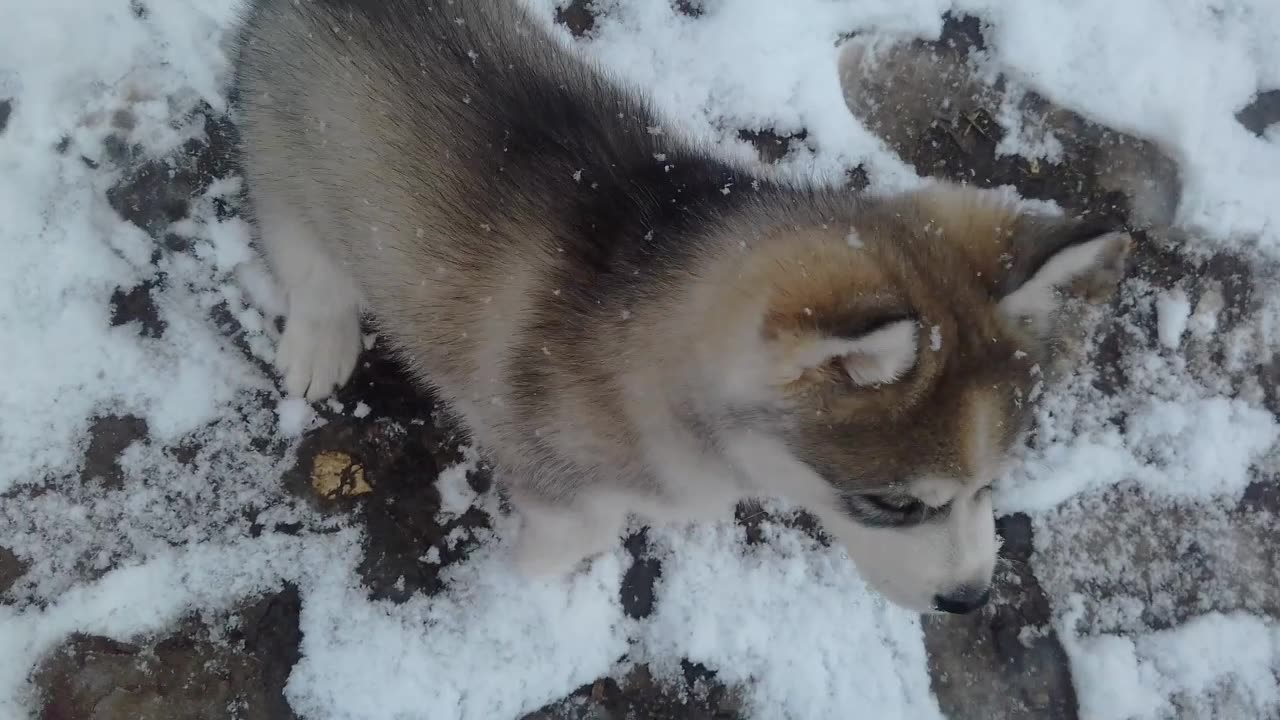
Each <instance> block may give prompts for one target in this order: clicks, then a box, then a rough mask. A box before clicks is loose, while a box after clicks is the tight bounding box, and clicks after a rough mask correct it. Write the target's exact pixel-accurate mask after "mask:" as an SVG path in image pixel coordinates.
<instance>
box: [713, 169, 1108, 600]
mask: <svg viewBox="0 0 1280 720" xmlns="http://www.w3.org/2000/svg"><path fill="white" fill-rule="evenodd" d="M778 232H779V233H780V235H779V236H777V237H775V238H774V241H768V240H765V241H763V242H760V243H758V245H757V246H756V248H757V249H755V250H753V252H752V255H753V256H754V257H753V258H752V260H751V261H750V262H749V267H750V268H752V269H749V270H748V271H745V272H742V273H740V274H739V275H738V278H739V282H741V283H744V285H743V286H742V287H741V291H742V293H743V294H744V295H745V294H748V293H750V294H752V295H753V296H754V297H756V298H763V299H762V300H760V303H761V304H760V305H758V306H757V307H758V312H759V326H758V327H759V332H758V336H757V342H758V345H756V348H755V351H754V352H749V353H744V354H746V355H751V356H752V357H755V358H765V360H764V361H763V362H758V361H753V362H752V363H751V365H752V367H753V369H752V370H750V371H746V372H747V375H748V376H754V377H755V378H756V379H757V380H758V385H757V387H766V388H767V391H765V392H764V393H763V397H764V398H765V400H764V403H763V404H764V405H766V406H768V407H770V408H771V410H770V411H767V412H766V413H764V414H765V416H768V417H771V421H772V422H771V425H772V431H771V432H772V434H773V436H774V437H775V438H777V440H778V442H777V445H778V447H779V448H781V450H780V451H781V452H785V454H786V455H787V456H788V459H787V461H786V462H785V463H784V465H785V466H787V467H789V468H791V469H792V477H791V478H788V479H786V480H779V479H772V480H770V479H767V478H760V482H761V483H771V484H772V486H773V487H774V488H777V489H779V490H781V491H782V492H786V493H790V494H792V495H793V496H794V495H798V496H800V497H797V498H796V499H797V500H799V501H800V502H802V503H804V504H807V505H809V507H810V509H812V510H813V511H814V512H815V513H816V514H817V515H818V516H819V517H820V519H821V520H822V521H823V523H824V526H825V528H826V529H827V530H828V532H830V533H831V534H832V535H834V536H835V537H836V538H837V539H839V540H841V541H842V542H843V543H844V544H845V545H846V546H847V548H848V550H849V552H850V554H851V556H852V557H853V559H854V561H855V563H856V564H857V565H858V566H859V569H860V571H861V573H862V574H863V575H864V577H865V578H866V579H867V581H868V582H869V583H870V584H871V585H872V586H874V587H875V588H877V589H878V590H880V591H881V592H882V593H883V594H885V595H886V596H888V597H889V598H890V599H891V600H893V601H895V602H896V603H898V604H900V605H903V606H905V607H908V608H912V609H916V610H920V611H928V610H941V611H949V612H967V611H969V610H972V609H976V608H977V607H979V606H981V605H982V604H983V602H985V599H986V597H987V593H988V587H989V585H990V582H991V574H992V571H993V568H994V565H995V558H996V552H997V545H998V543H997V541H996V536H995V528H994V522H993V512H992V507H991V500H990V494H991V493H990V488H991V483H992V482H993V481H994V480H995V479H996V478H997V477H998V476H999V475H1000V474H1001V472H1002V469H1003V466H1004V464H1005V462H1006V459H1007V458H1008V457H1009V454H1010V450H1011V449H1012V448H1013V447H1014V445H1015V444H1016V443H1018V442H1019V438H1020V437H1022V435H1023V432H1024V430H1025V429H1026V428H1027V427H1028V424H1029V423H1030V421H1031V419H1032V405H1033V401H1034V400H1035V398H1036V397H1037V396H1038V395H1039V393H1040V391H1041V386H1042V383H1043V382H1044V380H1045V374H1046V372H1048V371H1049V370H1050V368H1051V367H1052V364H1053V360H1054V359H1055V358H1054V355H1055V352H1056V347H1057V344H1056V342H1055V338H1056V336H1057V333H1058V331H1059V329H1060V325H1061V320H1062V318H1063V312H1064V310H1065V308H1066V306H1067V304H1068V303H1067V299H1068V298H1069V297H1071V296H1076V297H1083V298H1086V299H1090V300H1096V299H1100V298H1102V297H1105V296H1106V295H1109V294H1110V291H1111V290H1112V289H1114V287H1115V285H1116V284H1117V283H1118V282H1119V280H1120V278H1121V275H1122V272H1123V262H1124V259H1125V257H1126V255H1127V250H1128V245H1129V242H1130V240H1129V237H1128V236H1127V235H1126V234H1124V233H1119V232H1108V231H1106V230H1104V229H1100V228H1098V227H1096V226H1090V225H1088V224H1084V223H1080V222H1076V221H1070V220H1065V219H1059V218H1050V217H1046V216H1040V215H1029V214H1025V213H1022V212H1019V211H1018V210H1017V209H1016V208H1015V207H1014V206H1012V205H1010V204H1009V203H1008V202H1006V201H1005V200H1004V199H1003V198H1002V197H1001V196H998V195H995V194H994V193H990V192H983V191H977V190H970V189H965V188H959V187H954V186H947V185H944V186H939V187H934V188H932V189H928V190H924V191H921V192H917V193H911V194H908V195H904V196H899V197H894V198H888V199H883V200H873V201H868V202H867V203H866V204H864V205H863V206H861V207H859V208H857V209H856V210H855V211H853V212H851V213H849V214H848V217H847V219H841V218H840V217H838V216H836V217H827V218H823V220H822V222H821V223H815V224H813V225H807V224H806V225H798V224H796V223H788V224H787V226H786V227H785V229H783V230H780V231H778ZM762 291H763V292H762ZM738 374H739V375H741V372H738ZM732 375H734V373H733V372H730V373H727V374H726V377H729V376H732ZM739 384H741V383H739ZM757 464H758V465H759V467H760V468H761V471H760V472H774V474H776V472H775V471H776V468H777V467H779V465H778V464H776V463H767V462H760V463H757ZM770 466H772V467H770ZM747 471H748V472H749V473H750V472H752V469H751V468H747ZM797 473H798V474H799V475H802V476H804V477H803V478H801V479H797V478H796V477H795V475H796V474H797ZM779 482H784V483H787V484H788V485H789V487H778V483H779Z"/></svg>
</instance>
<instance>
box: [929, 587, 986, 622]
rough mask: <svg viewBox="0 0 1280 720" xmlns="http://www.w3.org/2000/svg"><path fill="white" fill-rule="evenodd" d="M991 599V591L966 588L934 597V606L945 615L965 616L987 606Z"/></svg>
mask: <svg viewBox="0 0 1280 720" xmlns="http://www.w3.org/2000/svg"><path fill="white" fill-rule="evenodd" d="M990 599H991V591H990V590H988V589H986V588H982V589H979V588H969V587H966V588H961V589H959V590H958V591H956V592H953V593H951V594H949V595H934V596H933V606H934V607H935V608H937V609H938V610H941V611H942V612H944V613H951V614H953V615H965V614H968V613H971V612H973V611H974V610H977V609H978V608H980V607H982V606H983V605H986V604H987V601H988V600H990Z"/></svg>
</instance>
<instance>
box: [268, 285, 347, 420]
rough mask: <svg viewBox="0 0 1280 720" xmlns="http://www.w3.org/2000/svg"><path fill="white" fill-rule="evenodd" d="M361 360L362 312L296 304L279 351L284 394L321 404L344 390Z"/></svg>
mask: <svg viewBox="0 0 1280 720" xmlns="http://www.w3.org/2000/svg"><path fill="white" fill-rule="evenodd" d="M359 356H360V310H359V308H358V307H357V306H355V305H350V304H345V303H344V304H337V303H315V304H307V305H301V304H295V306H294V307H291V308H290V310H289V317H288V318H287V319H286V321H285V326H284V335H283V336H282V337H281V338H280V344H279V345H278V346H277V347H276V367H277V368H278V369H279V370H280V374H281V375H282V376H283V377H284V388H285V392H287V393H288V394H289V395H291V396H294V397H305V398H306V399H307V401H308V402H315V401H316V400H321V399H323V398H325V397H326V396H328V395H329V393H331V392H333V390H334V389H335V388H338V387H341V386H342V384H343V383H345V382H346V381H347V378H349V377H351V372H352V371H353V370H355V367H356V360H357V358H359Z"/></svg>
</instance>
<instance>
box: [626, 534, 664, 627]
mask: <svg viewBox="0 0 1280 720" xmlns="http://www.w3.org/2000/svg"><path fill="white" fill-rule="evenodd" d="M624 545H625V547H626V548H627V552H628V553H630V554H631V558H632V562H631V567H629V568H627V572H626V574H624V575H623V576H622V589H621V593H622V611H623V612H625V613H626V614H627V617H631V618H635V619H637V620H639V619H642V618H646V617H649V615H650V614H652V613H653V602H654V596H653V589H654V585H655V583H657V581H658V578H659V577H661V576H662V563H661V562H660V561H659V560H658V559H657V558H654V557H652V556H650V555H649V533H648V530H647V529H644V530H641V531H640V532H638V533H635V534H634V535H631V536H630V537H628V538H627V539H626V541H625V543H624Z"/></svg>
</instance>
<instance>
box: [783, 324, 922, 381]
mask: <svg viewBox="0 0 1280 720" xmlns="http://www.w3.org/2000/svg"><path fill="white" fill-rule="evenodd" d="M918 332H919V324H918V323H917V322H916V321H915V320H913V319H910V318H897V319H892V320H887V321H883V322H877V323H875V324H873V325H869V326H865V327H862V328H859V329H858V330H856V331H850V332H838V333H823V334H818V335H812V336H808V337H799V338H793V339H792V340H790V341H788V342H787V344H788V345H789V346H790V347H789V348H787V351H786V352H785V353H784V354H783V357H782V364H781V367H780V369H779V370H780V372H779V378H780V379H781V380H782V382H784V383H791V382H796V381H798V380H801V379H802V378H806V377H807V378H810V379H814V380H818V379H826V380H835V379H841V380H844V381H846V382H851V383H852V384H853V385H855V386H858V387H874V386H877V385H885V384H888V383H893V382H896V381H898V380H900V379H902V378H903V377H904V376H905V375H906V374H907V373H908V372H910V371H911V369H912V368H913V367H915V364H916V360H917V356H918V354H919V342H918V340H917V335H918Z"/></svg>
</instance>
